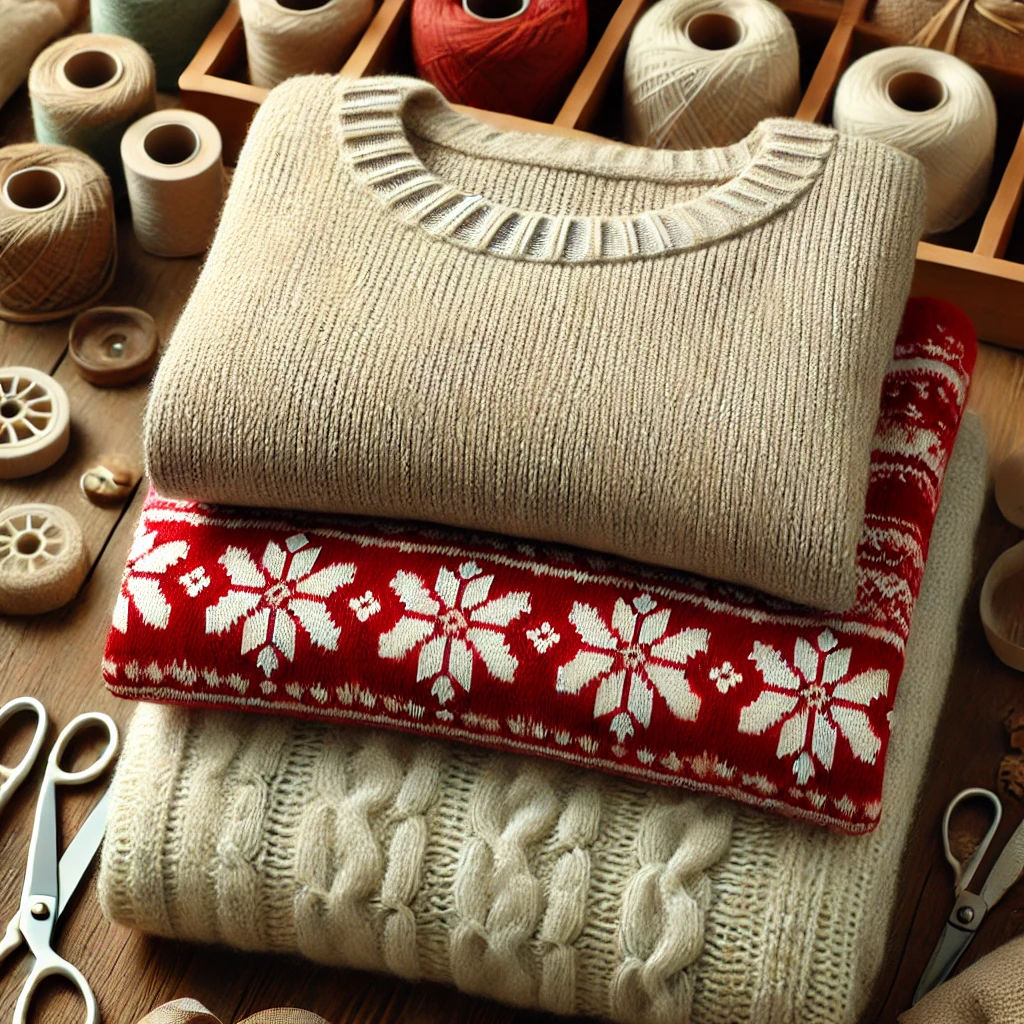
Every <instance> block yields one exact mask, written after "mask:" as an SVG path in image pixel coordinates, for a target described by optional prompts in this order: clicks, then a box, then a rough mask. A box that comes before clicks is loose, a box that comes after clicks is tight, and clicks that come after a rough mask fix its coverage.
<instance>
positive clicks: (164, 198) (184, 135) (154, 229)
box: [121, 110, 224, 256]
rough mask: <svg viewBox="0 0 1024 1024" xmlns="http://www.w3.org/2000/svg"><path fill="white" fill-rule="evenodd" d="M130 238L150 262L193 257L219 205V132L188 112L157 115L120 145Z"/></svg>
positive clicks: (137, 125)
mask: <svg viewBox="0 0 1024 1024" xmlns="http://www.w3.org/2000/svg"><path fill="white" fill-rule="evenodd" d="M121 159H122V161H123V162H124V172H125V178H126V180H127V182H128V200H129V202H130V203H131V208H132V226H133V227H134V229H135V237H136V238H138V240H139V244H140V245H141V246H142V248H143V249H145V250H146V252H150V253H152V254H153V255H154V256H195V255H197V254H198V253H201V252H203V251H205V249H206V248H207V246H209V244H210V242H211V241H212V240H213V235H214V232H215V230H216V228H217V218H218V216H219V215H220V207H221V203H222V202H223V199H224V172H223V168H222V166H221V142H220V132H218V131H217V127H216V125H214V124H213V122H212V121H210V120H208V119H207V118H205V117H203V115H202V114H196V113H194V112H193V111H191V110H159V111H157V112H156V113H155V114H149V115H148V116H146V117H144V118H142V119H141V120H139V121H136V122H135V124H133V125H132V126H131V128H129V129H128V131H126V132H125V133H124V137H123V138H122V139H121Z"/></svg>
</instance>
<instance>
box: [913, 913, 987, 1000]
mask: <svg viewBox="0 0 1024 1024" xmlns="http://www.w3.org/2000/svg"><path fill="white" fill-rule="evenodd" d="M973 938H974V932H973V931H963V930H961V929H960V928H957V927H956V926H955V925H952V924H948V923H947V924H946V926H945V927H944V928H943V929H942V936H941V938H940V939H939V941H938V945H936V947H935V952H934V953H932V958H931V959H930V960H929V961H928V966H927V967H926V968H925V969H924V974H922V975H921V980H920V981H919V982H918V983H917V991H916V992H914V1004H915V1005H916V1004H917V1002H918V1001H919V1000H920V999H922V998H923V997H924V996H926V995H927V994H928V993H929V992H931V990H932V989H933V988H935V986H936V985H941V984H942V983H943V982H944V981H945V980H946V979H947V978H948V977H949V974H950V972H951V971H952V970H953V968H954V967H956V964H957V961H958V960H959V959H960V957H962V956H963V954H964V950H965V949H966V948H967V947H968V946H969V945H970V944H971V939H973Z"/></svg>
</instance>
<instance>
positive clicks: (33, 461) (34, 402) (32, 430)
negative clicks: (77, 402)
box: [0, 366, 71, 480]
mask: <svg viewBox="0 0 1024 1024" xmlns="http://www.w3.org/2000/svg"><path fill="white" fill-rule="evenodd" d="M0 392H2V394H0V480H14V479H15V478H17V477H22V476H30V475H31V474H32V473H39V472H41V471H42V470H44V469H47V468H48V467H49V466H52V465H53V464H54V463H55V462H56V461H57V460H58V459H59V458H60V457H61V456H62V455H63V454H64V452H65V451H67V447H68V440H69V438H70V437H71V406H70V404H69V403H68V396H67V394H66V393H65V391H64V389H63V388H62V387H61V386H60V385H59V384H58V383H57V382H56V381H55V380H54V379H53V378H52V377H48V376H47V375H46V374H45V373H41V372H40V371H39V370H33V369H32V367H30V366H3V367H0Z"/></svg>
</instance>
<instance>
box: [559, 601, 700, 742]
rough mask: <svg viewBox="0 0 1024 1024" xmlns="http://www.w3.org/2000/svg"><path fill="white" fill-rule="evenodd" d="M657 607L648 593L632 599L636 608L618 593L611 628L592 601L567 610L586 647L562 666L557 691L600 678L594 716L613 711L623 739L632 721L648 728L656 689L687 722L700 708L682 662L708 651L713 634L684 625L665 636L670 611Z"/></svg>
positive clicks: (613, 727)
mask: <svg viewBox="0 0 1024 1024" xmlns="http://www.w3.org/2000/svg"><path fill="white" fill-rule="evenodd" d="M655 608H657V602H656V601H655V600H654V599H653V598H652V597H651V596H650V595H649V594H641V595H640V596H639V597H636V598H634V599H633V602H632V607H630V605H629V604H627V603H626V601H624V600H623V599H622V598H621V597H620V598H618V599H617V600H616V602H615V608H614V609H613V611H612V617H611V625H610V628H609V626H608V625H606V624H605V622H604V621H603V620H602V618H601V616H600V614H599V612H598V611H597V609H595V608H593V607H592V606H591V605H588V604H583V603H582V602H580V601H577V602H576V603H575V604H574V605H573V607H572V611H571V612H570V613H569V621H570V622H571V623H572V624H573V626H575V627H576V632H577V633H579V636H580V639H581V640H582V641H583V646H582V649H581V650H579V651H578V652H577V653H576V655H575V656H574V657H573V658H572V660H571V661H569V662H568V663H567V664H565V665H562V666H561V668H559V670H558V677H557V681H556V683H555V689H556V690H557V691H558V692H559V693H573V694H575V693H579V692H580V691H581V690H582V689H583V688H584V687H585V686H587V685H589V684H590V683H592V682H593V681H594V680H599V682H598V686H597V689H596V691H595V694H594V718H595V719H596V718H603V717H604V716H605V715H612V716H613V717H612V720H611V726H610V728H611V731H612V732H613V733H615V735H616V737H617V738H618V741H619V742H620V743H621V742H622V741H623V740H624V739H625V737H627V736H631V735H632V734H633V732H634V722H635V723H638V724H639V725H641V726H643V727H644V728H645V729H646V728H647V727H648V726H649V725H650V724H651V712H652V709H653V706H654V692H655V691H657V692H658V693H660V694H661V696H662V698H663V699H664V701H665V703H666V704H667V705H668V706H669V710H671V712H672V713H673V714H674V715H675V716H676V717H677V718H680V719H682V720H683V721H687V722H692V721H694V720H695V719H696V718H697V714H698V712H699V711H700V697H699V696H698V695H697V694H696V693H694V692H693V690H692V689H691V687H690V683H689V681H688V680H687V678H686V673H685V671H684V669H683V666H684V665H685V664H686V663H687V662H688V661H689V660H690V658H692V657H693V656H694V655H695V654H697V653H698V652H700V651H704V650H706V649H707V644H708V639H709V636H710V634H709V633H708V631H707V630H706V629H684V630H681V631H680V632H678V633H673V634H672V635H671V636H665V631H666V629H667V628H668V622H669V618H670V617H671V611H670V610H669V609H667V608H666V609H662V610H661V611H655ZM623 701H625V707H623Z"/></svg>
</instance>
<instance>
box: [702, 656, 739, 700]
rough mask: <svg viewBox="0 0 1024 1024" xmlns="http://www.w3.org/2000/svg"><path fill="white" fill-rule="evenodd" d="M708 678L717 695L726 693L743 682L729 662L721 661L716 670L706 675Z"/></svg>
mask: <svg viewBox="0 0 1024 1024" xmlns="http://www.w3.org/2000/svg"><path fill="white" fill-rule="evenodd" d="M708 678H709V679H710V680H711V682H713V683H714V684H715V688H716V689H717V690H718V692H719V693H728V692H729V691H730V690H731V689H732V688H733V687H734V686H739V684H740V683H742V682H743V676H742V675H741V674H740V673H739V672H737V671H736V669H735V668H733V665H732V662H731V661H723V662H722V664H721V665H719V666H718V667H717V668H713V669H712V670H711V671H710V672H709V673H708Z"/></svg>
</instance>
